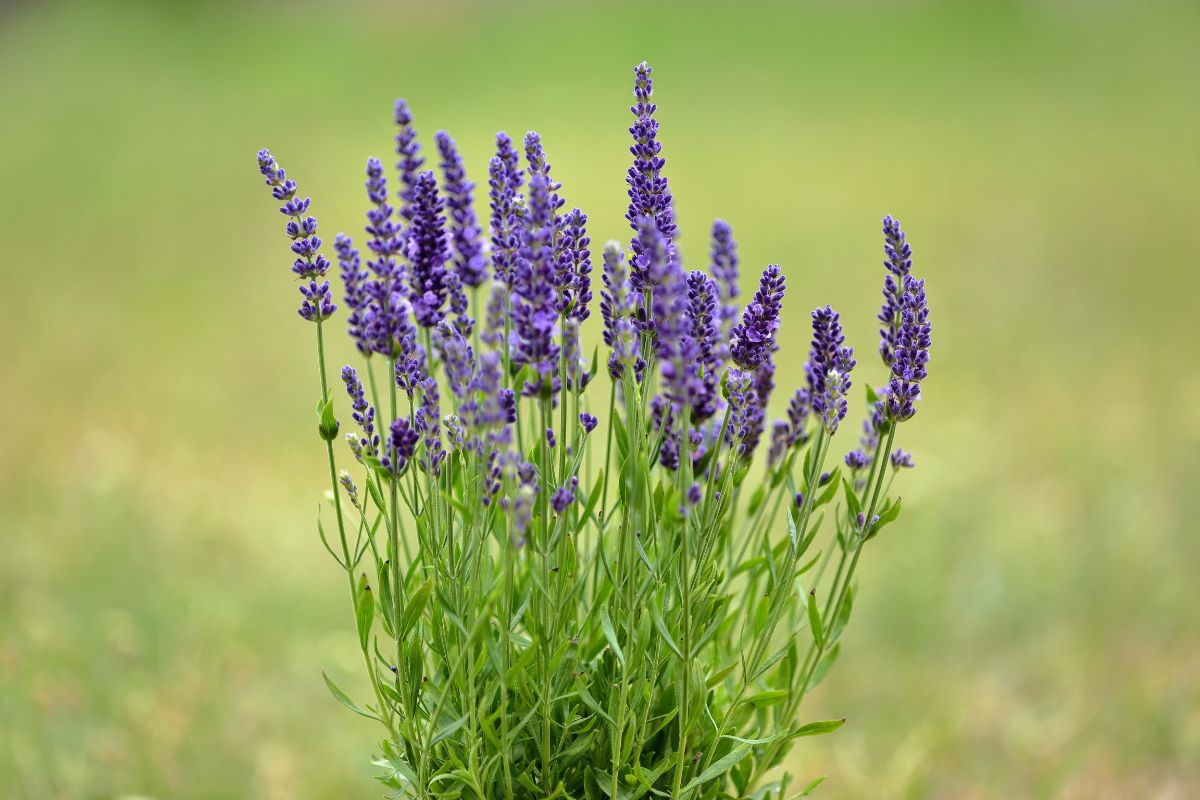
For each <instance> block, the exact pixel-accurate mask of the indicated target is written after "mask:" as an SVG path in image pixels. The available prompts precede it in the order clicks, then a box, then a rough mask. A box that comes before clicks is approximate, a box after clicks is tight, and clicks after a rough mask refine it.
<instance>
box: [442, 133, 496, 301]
mask: <svg viewBox="0 0 1200 800" xmlns="http://www.w3.org/2000/svg"><path fill="white" fill-rule="evenodd" d="M434 139H435V140H436V141H437V146H438V153H439V154H440V155H441V157H442V160H441V164H440V166H441V169H442V188H443V189H444V190H445V193H446V208H447V209H448V211H449V215H450V246H451V249H452V251H453V253H454V269H455V271H456V272H457V273H458V276H459V277H460V278H461V279H462V282H463V284H465V285H466V286H470V287H475V286H478V285H479V284H481V283H483V281H484V279H485V278H486V277H487V259H485V258H484V256H483V246H482V244H481V243H480V240H479V226H478V224H477V223H476V221H475V208H474V204H473V203H474V201H473V199H472V192H474V190H475V184H473V183H471V182H470V181H469V180H467V173H466V170H465V169H464V168H463V162H462V156H461V155H460V154H459V152H458V147H457V146H456V145H455V144H454V140H453V139H451V138H450V134H448V133H446V132H445V131H438V132H437V134H436V135H435V136H434Z"/></svg>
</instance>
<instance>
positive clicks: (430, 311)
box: [408, 171, 449, 328]
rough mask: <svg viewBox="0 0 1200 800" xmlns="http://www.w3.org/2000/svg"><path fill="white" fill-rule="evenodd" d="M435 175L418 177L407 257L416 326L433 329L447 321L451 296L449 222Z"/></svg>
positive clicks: (425, 174)
mask: <svg viewBox="0 0 1200 800" xmlns="http://www.w3.org/2000/svg"><path fill="white" fill-rule="evenodd" d="M442 208H443V202H442V199H441V198H440V197H439V196H438V190H437V182H436V181H435V180H434V178H433V173H432V172H428V171H426V172H422V173H421V174H420V175H419V176H418V177H417V182H416V186H415V189H414V196H413V220H412V227H411V228H410V229H409V237H408V256H409V260H410V261H411V262H412V276H411V289H410V293H411V294H410V297H411V302H412V307H413V313H414V315H415V316H416V319H417V324H418V325H420V326H421V327H423V328H433V327H435V326H436V325H437V324H438V323H439V322H441V321H442V320H443V319H444V318H445V316H446V315H445V312H443V311H442V306H444V305H445V303H446V295H447V294H448V292H449V286H448V283H449V281H448V279H447V277H446V259H447V257H448V253H447V252H446V231H445V225H446V218H445V217H444V216H442Z"/></svg>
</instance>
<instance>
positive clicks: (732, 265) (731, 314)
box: [710, 219, 739, 340]
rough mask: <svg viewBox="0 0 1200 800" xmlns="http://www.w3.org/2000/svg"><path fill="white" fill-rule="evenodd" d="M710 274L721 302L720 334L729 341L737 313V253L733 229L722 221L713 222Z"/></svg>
mask: <svg viewBox="0 0 1200 800" xmlns="http://www.w3.org/2000/svg"><path fill="white" fill-rule="evenodd" d="M710 256H711V262H712V267H711V272H712V276H713V280H715V281H716V283H717V293H718V296H719V298H720V301H721V334H722V338H723V339H725V340H728V339H729V329H730V328H732V327H733V322H734V320H736V319H737V313H738V304H737V297H738V293H739V290H738V263H739V262H738V252H737V242H735V241H734V240H733V229H732V228H730V227H729V223H728V222H726V221H725V220H723V219H718V220H714V221H713V225H712V250H711V252H710Z"/></svg>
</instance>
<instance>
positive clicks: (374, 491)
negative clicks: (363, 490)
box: [367, 464, 391, 511]
mask: <svg viewBox="0 0 1200 800" xmlns="http://www.w3.org/2000/svg"><path fill="white" fill-rule="evenodd" d="M379 466H380V467H381V468H382V467H383V465H382V464H380V465H379ZM388 477H391V476H388ZM367 494H369V495H371V502H373V503H374V504H375V507H376V508H378V509H379V510H380V511H385V510H386V509H387V502H386V501H385V500H384V499H383V495H381V494H380V493H379V487H377V486H376V485H375V481H373V480H371V479H370V476H367Z"/></svg>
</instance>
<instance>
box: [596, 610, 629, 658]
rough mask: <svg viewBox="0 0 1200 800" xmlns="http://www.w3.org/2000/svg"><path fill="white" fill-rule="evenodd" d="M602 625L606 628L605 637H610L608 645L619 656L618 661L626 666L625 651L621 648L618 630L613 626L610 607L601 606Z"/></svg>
mask: <svg viewBox="0 0 1200 800" xmlns="http://www.w3.org/2000/svg"><path fill="white" fill-rule="evenodd" d="M600 627H602V628H603V629H604V638H605V639H608V646H609V647H611V648H612V651H613V655H615V656H616V657H617V661H619V662H620V663H621V666H625V653H624V652H622V650H621V645H620V644H618V643H617V632H616V630H615V629H614V628H613V624H612V620H611V619H610V618H609V616H608V608H606V607H605V606H601V607H600Z"/></svg>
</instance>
